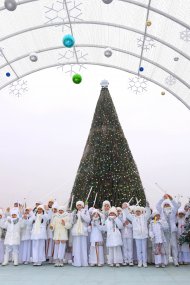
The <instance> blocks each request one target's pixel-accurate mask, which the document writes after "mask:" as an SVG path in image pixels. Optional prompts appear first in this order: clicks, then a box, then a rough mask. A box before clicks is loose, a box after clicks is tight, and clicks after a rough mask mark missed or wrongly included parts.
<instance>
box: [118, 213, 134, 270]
mask: <svg viewBox="0 0 190 285" xmlns="http://www.w3.org/2000/svg"><path fill="white" fill-rule="evenodd" d="M124 217H125V215H124V216H123V229H122V230H121V236H122V240H123V246H122V251H123V261H124V263H126V264H129V265H133V226H132V223H131V222H130V221H129V220H127V218H126V217H125V218H124Z"/></svg>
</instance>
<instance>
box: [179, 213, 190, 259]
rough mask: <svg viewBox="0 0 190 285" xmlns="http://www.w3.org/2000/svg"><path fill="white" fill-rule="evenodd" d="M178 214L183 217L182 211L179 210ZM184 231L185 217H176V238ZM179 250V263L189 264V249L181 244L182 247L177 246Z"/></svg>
mask: <svg viewBox="0 0 190 285" xmlns="http://www.w3.org/2000/svg"><path fill="white" fill-rule="evenodd" d="M178 213H183V214H184V215H185V211H184V210H183V209H179V210H178ZM184 230H185V216H184V217H183V218H180V217H177V234H178V238H179V237H180V235H182V234H183V232H184ZM178 250H179V263H180V264H183V263H185V264H186V263H189V262H190V248H189V244H188V243H186V242H185V243H183V244H182V245H178Z"/></svg>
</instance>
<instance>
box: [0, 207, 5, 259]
mask: <svg viewBox="0 0 190 285" xmlns="http://www.w3.org/2000/svg"><path fill="white" fill-rule="evenodd" d="M4 223H5V218H4V213H3V210H2V209H0V263H2V262H3V258H4V239H5V229H4V228H3V225H4Z"/></svg>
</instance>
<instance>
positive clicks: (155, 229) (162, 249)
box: [149, 210, 169, 268]
mask: <svg viewBox="0 0 190 285" xmlns="http://www.w3.org/2000/svg"><path fill="white" fill-rule="evenodd" d="M152 218H153V220H151V222H150V224H149V236H150V238H151V240H152V247H153V254H154V260H155V267H156V268H159V267H160V266H161V267H165V266H166V265H167V258H166V247H167V244H166V238H165V236H164V230H166V229H167V228H169V225H168V223H167V222H166V221H164V220H161V219H160V214H159V212H158V211H157V210H155V211H153V213H152Z"/></svg>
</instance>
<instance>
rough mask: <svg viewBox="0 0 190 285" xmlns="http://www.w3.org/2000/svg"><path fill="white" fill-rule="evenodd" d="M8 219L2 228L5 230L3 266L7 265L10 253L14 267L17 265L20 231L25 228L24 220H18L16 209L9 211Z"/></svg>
mask: <svg viewBox="0 0 190 285" xmlns="http://www.w3.org/2000/svg"><path fill="white" fill-rule="evenodd" d="M10 215H11V216H9V217H7V220H6V221H5V223H4V225H3V227H4V228H5V229H6V230H7V232H6V235H5V241H4V244H5V255H4V261H3V263H2V265H3V266H5V265H7V264H8V263H9V255H10V253H11V252H12V254H13V262H14V265H15V266H17V265H18V254H19V245H20V233H21V229H22V228H23V227H24V226H25V222H24V220H22V219H20V218H19V212H18V210H17V209H12V210H11V211H10Z"/></svg>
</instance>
